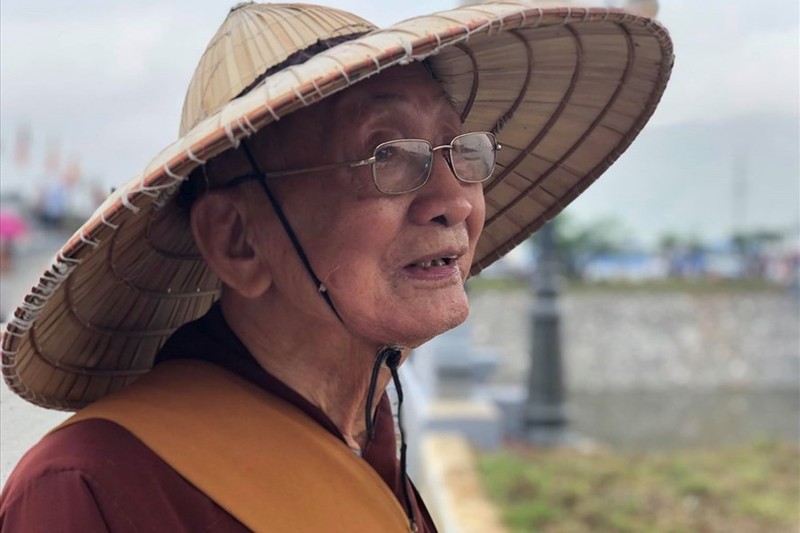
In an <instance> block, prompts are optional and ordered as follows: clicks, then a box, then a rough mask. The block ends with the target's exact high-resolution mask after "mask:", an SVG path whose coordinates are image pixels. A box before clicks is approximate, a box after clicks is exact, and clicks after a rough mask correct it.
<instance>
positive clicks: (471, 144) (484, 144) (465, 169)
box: [450, 132, 497, 183]
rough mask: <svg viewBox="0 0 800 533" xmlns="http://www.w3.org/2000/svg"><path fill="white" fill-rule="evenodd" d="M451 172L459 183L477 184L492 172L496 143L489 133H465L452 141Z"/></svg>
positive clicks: (487, 177)
mask: <svg viewBox="0 0 800 533" xmlns="http://www.w3.org/2000/svg"><path fill="white" fill-rule="evenodd" d="M452 146H453V148H452V149H451V151H450V154H451V156H450V157H451V158H452V162H453V170H454V171H455V173H456V176H458V179H460V180H461V181H466V182H468V183H478V182H481V181H484V180H487V179H489V177H490V176H491V175H492V172H494V165H495V159H496V156H497V150H496V147H497V141H496V140H495V138H494V135H492V134H491V133H489V132H475V133H465V134H464V135H460V136H458V137H456V138H455V139H453V143H452Z"/></svg>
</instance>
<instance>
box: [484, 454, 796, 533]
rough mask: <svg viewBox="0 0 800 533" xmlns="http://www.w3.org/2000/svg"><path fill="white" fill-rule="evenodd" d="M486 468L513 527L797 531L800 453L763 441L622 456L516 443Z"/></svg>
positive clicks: (490, 458)
mask: <svg viewBox="0 0 800 533" xmlns="http://www.w3.org/2000/svg"><path fill="white" fill-rule="evenodd" d="M480 471H481V474H482V476H483V480H484V484H485V486H486V489H487V491H488V493H489V495H490V497H491V498H492V499H493V500H494V501H495V503H496V504H497V505H498V506H499V508H500V510H501V513H502V517H503V519H504V521H505V522H506V524H507V525H508V526H509V529H510V530H511V531H512V532H535V531H541V532H545V533H550V532H564V533H567V532H576V533H577V532H596V531H599V532H642V533H645V532H647V533H667V532H670V533H672V532H695V531H699V532H725V533H729V532H731V533H750V532H753V533H756V532H758V533H761V532H769V533H772V532H776V533H777V532H783V531H786V532H790V531H791V532H796V531H798V529H800V450H798V448H797V447H795V446H791V445H789V444H785V443H777V442H761V443H756V444H752V445H750V446H742V447H738V448H731V449H724V450H700V451H679V452H669V453H658V454H656V453H653V454H642V455H636V456H623V455H618V454H614V453H612V452H593V453H591V454H587V453H580V452H575V451H543V450H536V449H531V448H521V447H516V448H512V449H507V450H505V451H502V452H499V453H494V454H487V455H484V456H483V457H481V459H480Z"/></svg>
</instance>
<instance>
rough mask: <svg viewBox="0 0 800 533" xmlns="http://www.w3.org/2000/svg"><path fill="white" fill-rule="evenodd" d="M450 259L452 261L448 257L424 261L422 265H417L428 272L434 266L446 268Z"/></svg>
mask: <svg viewBox="0 0 800 533" xmlns="http://www.w3.org/2000/svg"><path fill="white" fill-rule="evenodd" d="M449 259H451V258H450V257H446V258H443V259H431V260H430V261H422V262H420V263H417V266H418V267H420V268H422V269H424V270H427V269H429V268H430V267H432V266H445V265H446V264H447V261H448V260H449Z"/></svg>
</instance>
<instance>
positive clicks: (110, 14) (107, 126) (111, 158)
mask: <svg viewBox="0 0 800 533" xmlns="http://www.w3.org/2000/svg"><path fill="white" fill-rule="evenodd" d="M318 3H322V4H328V5H335V6H336V7H340V8H342V9H346V10H349V11H352V12H354V13H358V14H359V15H361V16H363V17H364V18H366V19H368V20H372V21H373V22H375V23H377V24H378V25H381V26H384V25H387V24H390V23H392V22H396V21H398V20H401V19H403V18H407V17H410V16H414V15H418V14H424V13H428V12H433V11H436V10H442V9H448V8H451V7H454V6H455V4H456V2H455V0H425V1H417V0H412V1H403V2H400V1H397V0H394V1H383V0H370V1H366V0H364V1H358V0H349V1H347V0H336V1H332V2H328V1H318ZM595 3H601V2H595ZM619 3H620V2H618V1H617V2H616V4H619ZM660 4H661V9H660V12H659V19H660V20H661V21H662V22H663V23H664V24H665V25H666V26H667V27H668V29H669V30H670V33H671V34H672V37H673V39H674V41H675V50H676V56H677V61H676V67H675V71H674V74H673V78H672V80H671V82H670V86H669V87H668V89H667V92H666V93H665V96H664V98H663V100H662V104H661V106H660V107H659V109H658V110H657V111H656V114H655V115H654V117H653V119H652V122H651V124H650V125H649V126H648V128H659V127H666V126H670V125H672V126H674V125H676V124H683V123H687V124H688V123H696V122H698V121H714V120H718V119H722V118H726V117H736V116H757V115H782V116H788V117H798V116H800V111H799V110H798V101H799V100H800V97H799V96H798V95H799V94H800V87H799V83H800V33H799V32H798V26H799V24H800V2H798V1H797V0H769V2H763V3H761V4H758V3H756V2H753V1H752V0H704V1H700V0H661V2H660ZM231 5H232V2H231V1H229V0H173V1H169V2H165V1H162V0H138V1H137V2H120V1H116V0H73V1H70V2H65V1H63V0H37V1H36V2H31V1H29V0H2V2H1V3H0V139H2V145H3V146H2V147H3V154H2V161H3V167H2V168H3V171H2V174H0V179H2V188H3V190H8V187H9V185H11V184H12V182H13V181H16V180H15V179H14V178H15V177H18V176H19V175H20V173H18V172H12V171H11V170H9V169H10V168H11V167H10V166H9V164H8V162H9V160H10V159H11V157H10V155H11V152H12V148H13V143H14V137H15V134H16V131H17V130H18V129H19V127H20V125H27V127H28V128H29V129H30V131H31V136H32V145H33V154H34V158H36V157H37V154H42V153H43V152H44V151H45V146H47V145H50V144H53V143H58V144H60V146H61V147H62V148H61V152H62V159H66V160H70V159H76V160H79V162H80V164H81V167H82V169H83V171H84V173H85V174H86V175H88V176H92V177H95V178H97V179H98V180H101V181H102V183H104V184H105V185H108V186H111V185H114V184H119V183H121V182H122V181H124V180H125V179H127V178H128V177H130V176H132V175H135V174H137V173H138V172H140V171H141V170H142V169H143V168H144V167H145V165H146V164H147V163H148V162H149V160H150V159H151V158H152V157H153V156H154V155H155V154H156V153H157V152H158V151H159V150H161V149H162V148H164V147H165V146H167V145H168V144H169V143H171V142H172V141H174V140H175V139H176V137H177V131H178V122H179V118H180V111H181V107H182V103H183V97H184V93H185V90H186V86H187V85H188V82H189V79H190V77H191V75H192V72H193V70H194V68H195V66H196V64H197V61H198V59H199V57H200V55H201V53H202V52H203V50H204V49H205V47H206V44H207V43H208V40H209V39H210V38H211V36H212V35H213V33H214V32H215V31H216V28H217V27H218V26H219V24H220V23H221V22H222V20H223V19H224V17H225V15H226V14H227V11H228V9H229V8H230V6H231ZM760 6H768V8H766V7H760ZM646 133H647V130H645V134H646ZM41 160H42V156H41V155H38V161H41ZM33 163H34V165H36V164H38V165H39V166H40V167H41V163H37V160H36V159H34V161H33ZM601 181H602V180H601Z"/></svg>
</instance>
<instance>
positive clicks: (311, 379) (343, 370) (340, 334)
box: [222, 298, 391, 450]
mask: <svg viewBox="0 0 800 533" xmlns="http://www.w3.org/2000/svg"><path fill="white" fill-rule="evenodd" d="M254 305H258V306H259V307H263V305H260V304H259V302H255V301H252V300H248V301H245V302H242V301H241V300H240V299H235V301H232V300H231V299H226V298H223V300H222V312H223V314H224V315H225V319H226V321H227V322H228V324H229V325H230V327H231V329H232V330H233V331H234V332H235V333H236V335H237V337H239V339H240V340H241V341H242V343H243V344H244V345H245V346H246V347H247V349H248V350H249V351H250V353H251V354H252V355H253V357H254V358H255V360H256V361H257V362H258V364H259V365H260V366H261V367H262V368H264V370H266V371H267V372H269V373H270V374H272V375H273V376H275V377H276V378H278V379H280V380H281V381H282V382H284V383H285V384H286V385H288V386H289V387H291V388H292V389H294V390H295V391H296V392H297V393H299V394H300V395H302V396H303V397H304V398H306V399H307V400H308V401H309V402H311V403H312V404H314V405H316V406H317V407H319V408H320V409H321V410H322V411H323V412H324V413H325V414H326V415H327V416H328V418H330V419H331V421H332V422H333V423H334V424H335V425H336V427H337V428H338V429H339V431H340V432H341V434H342V436H343V437H344V439H345V441H346V442H347V444H348V445H349V446H350V447H352V448H356V449H359V450H360V449H363V447H364V446H365V445H366V443H367V440H368V438H367V428H366V423H365V419H364V410H365V408H366V403H367V394H368V390H369V383H370V377H371V374H372V368H373V365H374V363H375V360H376V357H377V354H378V352H379V350H380V348H381V346H380V345H379V344H375V343H369V342H366V341H364V340H361V339H357V338H355V337H354V336H353V335H351V334H349V333H348V332H347V331H346V330H345V328H343V327H342V325H341V324H340V323H338V322H334V321H327V322H326V321H324V320H323V321H315V320H313V319H312V318H311V317H303V318H298V317H297V316H295V315H292V314H291V313H287V312H286V309H285V308H284V309H282V310H274V311H273V312H270V311H269V310H265V309H263V308H261V309H259V310H255V309H252V306H254ZM260 317H263V318H261V320H259V318H260ZM267 317H268V318H267ZM390 380H391V373H390V372H389V370H388V369H387V368H386V367H383V368H381V370H380V374H379V376H378V378H377V382H376V387H375V390H374V394H373V399H372V411H373V412H372V413H371V416H374V414H375V409H376V408H377V405H378V402H379V399H380V397H381V396H382V395H383V392H384V390H385V389H386V386H387V385H388V384H389V381H390Z"/></svg>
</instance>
